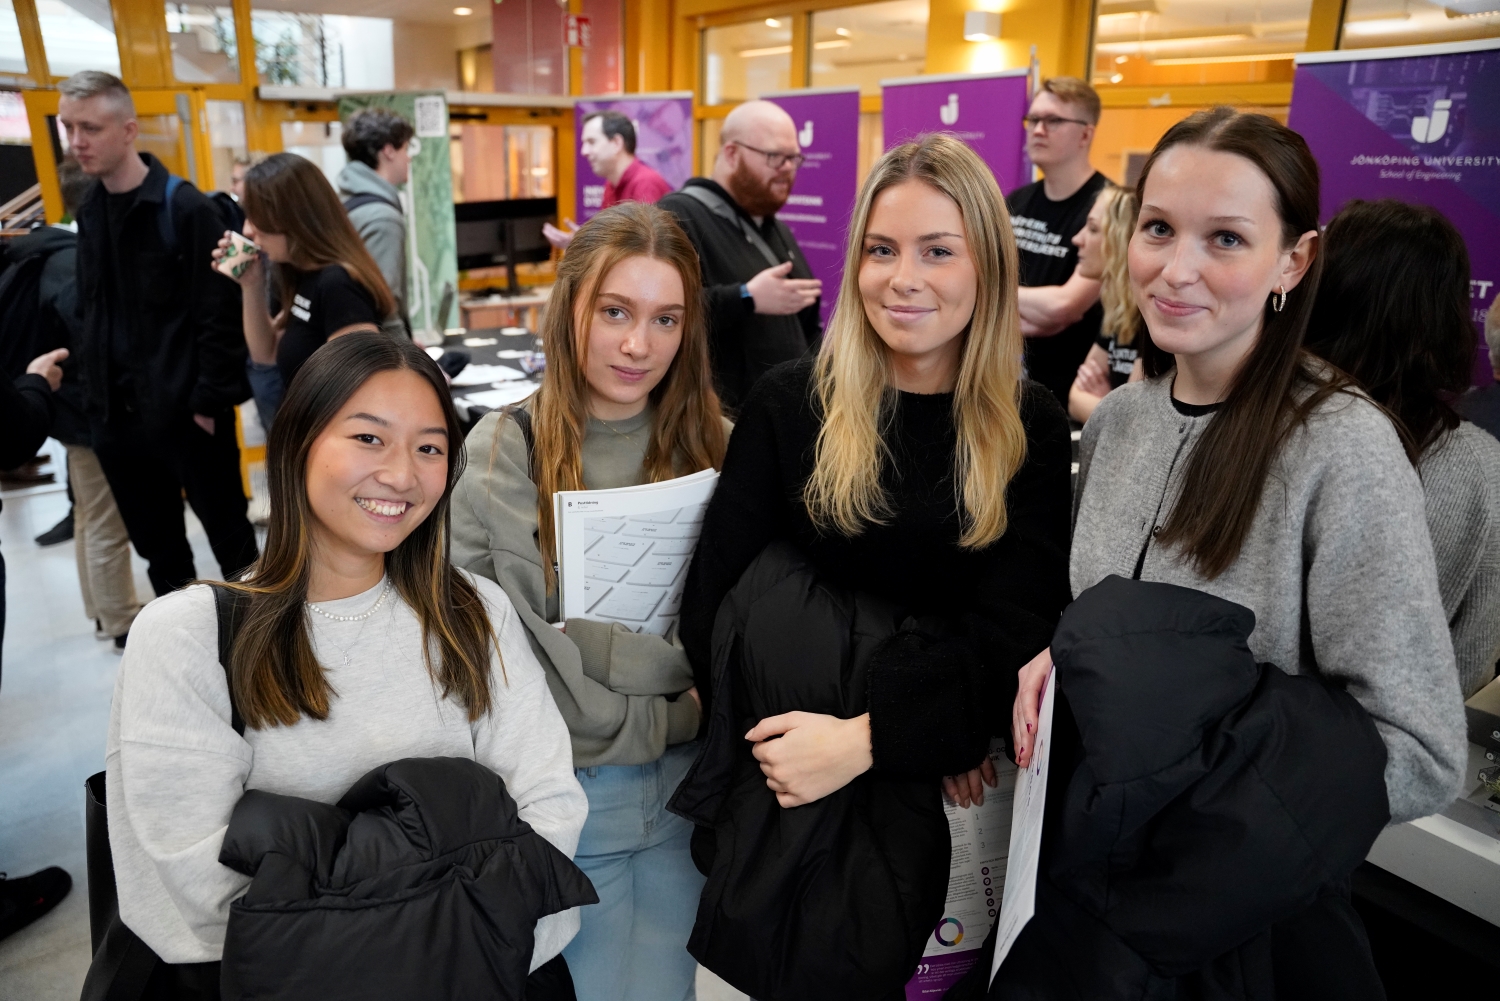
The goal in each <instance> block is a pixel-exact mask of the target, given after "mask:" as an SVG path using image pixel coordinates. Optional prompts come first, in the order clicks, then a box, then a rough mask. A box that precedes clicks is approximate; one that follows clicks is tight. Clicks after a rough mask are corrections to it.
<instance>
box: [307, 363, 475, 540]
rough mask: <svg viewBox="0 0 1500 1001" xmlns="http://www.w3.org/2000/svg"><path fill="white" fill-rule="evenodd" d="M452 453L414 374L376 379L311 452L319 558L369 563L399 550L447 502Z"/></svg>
mask: <svg viewBox="0 0 1500 1001" xmlns="http://www.w3.org/2000/svg"><path fill="white" fill-rule="evenodd" d="M451 447H453V445H452V444H451V443H450V442H449V441H448V424H447V419H446V417H445V415H444V413H443V408H442V406H441V404H440V403H439V401H438V399H437V395H436V393H435V392H434V390H433V387H432V385H431V384H430V383H429V382H428V381H427V380H426V379H424V378H422V376H420V375H418V374H417V373H416V372H413V371H410V370H409V369H397V370H394V371H386V372H379V373H377V374H375V375H373V376H371V377H370V378H369V379H368V380H367V381H366V382H365V384H364V385H363V386H361V387H360V388H359V390H358V391H357V392H356V393H355V394H354V395H353V396H351V397H349V399H348V401H347V402H346V403H345V404H344V405H343V407H341V408H340V409H339V412H338V413H337V414H336V415H334V418H333V420H331V421H329V423H328V426H327V427H325V428H324V429H323V431H322V432H321V433H320V434H319V435H318V437H317V439H316V440H314V441H313V444H312V448H311V449H310V450H309V452H308V456H307V503H308V507H309V508H310V509H311V511H312V526H311V527H312V538H313V546H314V549H315V551H316V552H317V553H318V555H319V557H321V558H323V559H325V560H327V559H338V558H345V559H354V560H364V559H368V558H370V557H371V556H374V555H377V554H384V553H388V552H390V551H391V550H393V549H395V548H396V547H397V546H398V545H400V544H401V542H402V541H403V540H404V539H405V538H406V537H407V536H408V535H410V534H411V533H412V531H413V530H414V529H415V528H416V527H417V526H418V525H420V524H421V523H422V522H423V521H424V520H426V518H427V516H428V515H429V514H430V513H431V512H432V509H433V507H434V506H436V504H437V503H438V501H439V500H441V499H442V496H443V491H444V490H445V489H446V487H447V483H448V464H449V451H450V448H451Z"/></svg>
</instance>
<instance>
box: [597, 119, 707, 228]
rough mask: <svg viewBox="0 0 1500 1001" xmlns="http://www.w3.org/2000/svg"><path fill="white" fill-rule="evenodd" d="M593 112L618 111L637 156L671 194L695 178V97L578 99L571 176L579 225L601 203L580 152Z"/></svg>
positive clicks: (600, 185)
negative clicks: (631, 132)
mask: <svg viewBox="0 0 1500 1001" xmlns="http://www.w3.org/2000/svg"><path fill="white" fill-rule="evenodd" d="M595 111H618V112H620V113H621V114H623V115H625V116H626V117H627V118H629V119H630V121H631V122H632V123H633V124H634V125H635V155H636V159H638V160H640V161H641V162H642V163H644V164H645V165H646V166H648V167H650V168H651V169H652V170H654V171H656V172H657V173H658V174H660V175H661V176H662V177H664V178H666V181H667V183H668V184H670V185H671V186H672V187H673V188H674V189H676V188H680V187H682V185H683V183H684V182H685V181H686V180H687V179H688V178H689V177H692V176H693V92H692V91H690V90H681V91H672V92H670V93H665V94H633V95H631V96H630V97H628V98H627V97H580V98H579V99H578V103H577V104H576V105H574V107H573V158H574V167H573V177H574V179H575V180H574V184H575V185H576V186H577V193H576V197H577V201H576V202H575V203H574V204H575V205H577V207H578V222H580V223H585V222H588V221H589V219H591V218H593V217H594V216H595V215H597V214H598V213H599V210H600V208H601V207H602V206H603V204H604V178H602V177H600V176H599V175H598V174H595V173H594V170H593V168H592V167H590V166H589V162H588V161H587V160H585V159H584V157H583V154H582V153H580V152H579V150H580V149H582V147H583V120H584V119H585V118H587V117H588V116H589V115H590V114H592V113H594V112H595Z"/></svg>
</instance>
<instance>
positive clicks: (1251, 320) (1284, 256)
mask: <svg viewBox="0 0 1500 1001" xmlns="http://www.w3.org/2000/svg"><path fill="white" fill-rule="evenodd" d="M1283 242H1284V241H1283V235H1282V220H1281V216H1280V214H1279V212H1278V210H1277V198H1276V189H1275V188H1273V187H1272V185H1271V181H1270V179H1269V178H1267V177H1266V175H1265V174H1264V173H1262V172H1261V171H1260V169H1259V168H1257V167H1256V166H1255V165H1254V164H1252V163H1251V162H1250V161H1249V160H1246V159H1245V158H1243V157H1240V156H1235V155H1234V154H1232V153H1222V152H1218V151H1216V150H1210V149H1205V148H1203V147H1201V146H1188V145H1179V146H1174V147H1172V148H1171V149H1168V150H1167V151H1166V152H1164V153H1162V154H1161V156H1159V157H1158V158H1157V160H1156V162H1155V163H1154V164H1153V165H1152V168H1151V172H1150V174H1149V175H1148V176H1147V180H1146V187H1145V189H1144V190H1143V191H1142V192H1141V211H1140V217H1139V220H1138V222H1137V223H1136V230H1135V234H1134V236H1132V237H1131V240H1130V286H1131V290H1132V292H1133V293H1134V295H1135V299H1136V304H1137V305H1138V306H1139V307H1140V310H1141V315H1142V317H1144V318H1145V321H1146V326H1147V327H1148V328H1149V329H1150V331H1151V340H1152V341H1153V342H1154V343H1155V344H1156V345H1157V346H1158V347H1160V348H1161V349H1162V350H1164V351H1168V352H1171V353H1172V354H1173V355H1175V356H1176V357H1177V362H1178V366H1179V373H1187V374H1189V375H1191V376H1192V377H1193V378H1195V379H1198V380H1199V381H1200V382H1201V381H1203V380H1204V379H1206V380H1208V381H1209V382H1211V383H1213V384H1214V385H1217V386H1218V387H1219V389H1220V390H1222V391H1223V392H1227V390H1228V385H1229V380H1230V379H1231V378H1232V377H1233V374H1234V372H1235V370H1236V369H1237V368H1238V366H1239V363H1240V362H1241V361H1242V360H1243V359H1244V358H1245V356H1246V355H1248V354H1249V352H1250V349H1251V348H1253V347H1254V346H1255V341H1256V338H1257V336H1258V335H1259V333H1260V329H1261V322H1262V317H1263V316H1264V315H1265V307H1266V303H1267V302H1268V300H1269V297H1270V295H1271V293H1272V292H1273V291H1275V290H1276V289H1277V288H1278V287H1285V288H1286V289H1288V290H1290V289H1293V288H1295V287H1296V285H1297V283H1298V282H1299V281H1300V280H1301V279H1302V276H1303V274H1305V273H1306V271H1307V268H1308V266H1309V265H1310V264H1311V263H1312V260H1313V256H1314V254H1315V253H1316V249H1317V247H1316V245H1317V233H1316V232H1309V233H1304V234H1302V235H1301V237H1300V238H1299V239H1298V241H1297V243H1296V244H1294V245H1293V246H1291V247H1287V246H1284V245H1283ZM1179 398H1182V397H1179ZM1220 398H1222V394H1221V395H1220ZM1186 402H1211V401H1198V400H1188V401H1186Z"/></svg>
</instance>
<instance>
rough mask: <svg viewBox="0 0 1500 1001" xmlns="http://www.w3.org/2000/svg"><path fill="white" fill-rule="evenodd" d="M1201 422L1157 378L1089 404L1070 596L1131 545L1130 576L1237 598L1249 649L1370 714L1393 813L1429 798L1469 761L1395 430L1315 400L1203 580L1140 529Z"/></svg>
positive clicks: (1412, 486) (1415, 490)
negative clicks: (1229, 552)
mask: <svg viewBox="0 0 1500 1001" xmlns="http://www.w3.org/2000/svg"><path fill="white" fill-rule="evenodd" d="M1213 419H1214V418H1213V415H1207V416H1202V417H1186V416H1183V415H1182V414H1180V413H1178V412H1177V410H1176V408H1174V407H1173V406H1172V400H1171V376H1170V375H1167V376H1162V377H1160V378H1157V379H1152V380H1147V381H1145V382H1137V383H1131V384H1128V385H1125V386H1122V387H1120V388H1119V389H1117V390H1115V391H1114V392H1112V393H1110V394H1109V395H1108V396H1106V397H1105V398H1104V401H1103V402H1102V403H1100V404H1099V408H1098V409H1097V410H1096V411H1094V414H1093V416H1092V417H1091V418H1090V419H1089V421H1088V424H1087V425H1085V427H1084V432H1083V440H1082V443H1081V449H1080V457H1079V458H1080V468H1079V474H1078V489H1077V495H1076V498H1075V501H1074V529H1073V550H1072V559H1071V577H1072V585H1073V593H1074V595H1077V594H1078V593H1080V592H1082V591H1083V590H1084V589H1086V588H1088V587H1090V586H1092V585H1093V584H1095V583H1097V582H1098V581H1100V580H1101V579H1103V578H1104V577H1106V576H1107V575H1109V574H1119V575H1121V576H1124V577H1129V576H1131V574H1132V572H1133V571H1134V570H1135V566H1136V562H1137V559H1139V558H1140V557H1141V553H1142V551H1143V550H1144V551H1145V557H1144V561H1143V564H1142V573H1141V577H1142V579H1144V580H1154V581H1164V582H1167V583H1171V584H1180V585H1184V586H1187V587H1194V588H1198V589H1200V590H1203V591H1207V592H1209V593H1211V594H1215V595H1218V596H1220V597H1223V598H1226V599H1228V600H1230V601H1234V602H1238V603H1239V604H1241V605H1245V606H1246V607H1248V608H1250V609H1251V610H1252V611H1254V613H1255V618H1256V624H1255V630H1254V632H1253V633H1251V635H1250V647H1251V650H1252V651H1253V652H1254V654H1255V656H1256V658H1257V659H1258V660H1261V661H1263V662H1269V663H1273V664H1275V665H1277V666H1278V667H1280V668H1281V669H1282V670H1284V671H1287V672H1288V673H1290V674H1301V673H1313V674H1317V675H1320V676H1322V677H1323V678H1325V679H1327V680H1328V681H1330V682H1332V683H1334V684H1337V685H1340V686H1342V687H1343V688H1345V689H1346V690H1347V691H1348V692H1349V694H1350V695H1352V696H1354V698H1355V699H1357V700H1358V701H1359V703H1360V704H1361V705H1362V706H1364V707H1365V709H1366V710H1367V711H1368V712H1369V713H1370V715H1371V717H1372V718H1373V719H1374V721H1375V725H1376V727H1377V729H1378V730H1379V731H1380V735H1381V737H1382V738H1383V739H1384V741H1385V745H1386V752H1387V761H1386V769H1385V779H1386V792H1387V796H1388V798H1389V803H1390V812H1391V821H1392V823H1399V822H1401V821H1406V820H1412V819H1414V818H1417V817H1421V816H1425V815H1427V814H1431V813H1435V812H1437V811H1438V810H1441V809H1443V808H1444V807H1445V806H1447V805H1448V803H1449V802H1451V801H1452V800H1453V798H1454V797H1455V796H1456V795H1457V793H1458V791H1459V785H1460V782H1461V780H1462V775H1463V772H1464V770H1465V766H1466V761H1467V741H1466V738H1465V732H1464V714H1463V703H1462V699H1461V697H1460V695H1459V687H1458V672H1457V669H1456V667H1455V663H1454V657H1453V643H1452V641H1451V640H1450V639H1449V636H1448V623H1447V618H1446V616H1445V615H1444V611H1443V601H1442V597H1441V593H1440V591H1439V588H1438V578H1437V570H1436V568H1435V566H1434V563H1433V555H1432V543H1431V542H1430V541H1429V538H1428V533H1427V521H1426V516H1425V510H1424V506H1423V494H1422V484H1421V482H1420V481H1419V480H1418V478H1417V473H1416V470H1414V469H1413V468H1412V466H1411V463H1410V462H1408V461H1407V459H1406V455H1405V453H1404V452H1403V451H1402V449H1401V444H1400V442H1399V440H1398V439H1397V437H1396V432H1395V430H1394V428H1392V427H1391V424H1390V422H1389V421H1388V420H1387V419H1386V417H1385V416H1384V415H1383V414H1382V413H1381V412H1380V411H1379V410H1378V409H1376V408H1375V406H1374V405H1373V404H1371V403H1370V402H1369V401H1368V400H1365V399H1363V398H1361V397H1355V396H1351V395H1347V394H1339V395H1336V396H1335V397H1333V398H1331V399H1330V400H1328V401H1326V402H1325V403H1323V404H1322V405H1320V406H1319V407H1318V408H1317V409H1316V410H1315V411H1314V412H1313V414H1312V415H1311V416H1310V417H1309V419H1308V421H1307V422H1306V424H1305V425H1303V426H1302V427H1301V428H1299V429H1298V430H1296V431H1295V432H1294V433H1293V434H1292V435H1291V436H1290V438H1289V440H1288V441H1287V443H1286V444H1285V446H1284V447H1283V449H1282V452H1281V455H1280V456H1279V457H1278V458H1277V460H1276V461H1275V463H1274V465H1273V468H1272V470H1271V473H1270V475H1269V476H1268V478H1267V481H1266V484H1265V488H1264V492H1263V493H1262V495H1261V500H1260V508H1259V511H1258V513H1257V514H1256V517H1255V520H1254V522H1253V523H1252V525H1251V528H1250V531H1249V534H1248V535H1247V536H1246V538H1245V542H1244V546H1243V548H1242V549H1241V551H1240V555H1239V558H1238V559H1237V560H1236V561H1235V562H1234V564H1233V565H1232V566H1230V568H1229V569H1228V570H1226V571H1225V572H1224V573H1222V574H1220V575H1219V576H1218V577H1216V578H1214V579H1212V580H1208V579H1206V578H1204V577H1203V576H1201V575H1200V574H1198V573H1197V572H1196V571H1195V570H1194V569H1193V567H1192V566H1191V565H1190V564H1189V563H1188V562H1187V561H1186V560H1185V559H1184V558H1183V557H1182V555H1181V554H1180V553H1179V552H1177V551H1175V550H1169V549H1166V548H1164V547H1162V546H1160V545H1157V544H1152V539H1153V533H1154V530H1155V529H1156V527H1157V526H1158V525H1160V524H1161V523H1162V522H1163V521H1164V520H1165V519H1166V517H1167V515H1168V514H1169V513H1170V511H1171V510H1172V504H1173V502H1174V500H1175V497H1176V493H1177V491H1178V490H1179V489H1180V488H1181V479H1182V471H1183V467H1184V465H1185V462H1186V458H1187V456H1188V454H1189V450H1190V449H1191V448H1192V447H1193V445H1194V444H1195V443H1196V442H1197V441H1198V439H1199V437H1200V436H1201V434H1202V431H1203V429H1204V427H1206V426H1207V424H1208V423H1209V422H1210V421H1212V420H1213ZM1224 461H1226V462H1233V461H1235V457H1234V456H1224ZM1309 766H1310V767H1316V763H1314V762H1309Z"/></svg>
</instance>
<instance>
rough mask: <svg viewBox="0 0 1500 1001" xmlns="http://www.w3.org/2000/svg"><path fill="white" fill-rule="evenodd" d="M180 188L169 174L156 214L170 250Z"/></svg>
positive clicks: (174, 245)
mask: <svg viewBox="0 0 1500 1001" xmlns="http://www.w3.org/2000/svg"><path fill="white" fill-rule="evenodd" d="M180 187H182V178H180V177H178V176H177V175H176V174H168V175H167V190H166V192H165V193H164V194H163V195H162V199H161V208H160V209H159V210H157V213H156V228H157V229H158V230H160V231H161V242H162V246H164V247H166V248H167V249H168V250H176V249H177V221H176V220H175V219H173V218H172V196H173V195H175V194H177V189H178V188H180ZM215 590H216V591H217V590H220V589H217V588H216V589H215Z"/></svg>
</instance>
